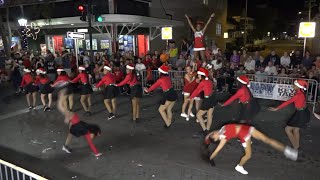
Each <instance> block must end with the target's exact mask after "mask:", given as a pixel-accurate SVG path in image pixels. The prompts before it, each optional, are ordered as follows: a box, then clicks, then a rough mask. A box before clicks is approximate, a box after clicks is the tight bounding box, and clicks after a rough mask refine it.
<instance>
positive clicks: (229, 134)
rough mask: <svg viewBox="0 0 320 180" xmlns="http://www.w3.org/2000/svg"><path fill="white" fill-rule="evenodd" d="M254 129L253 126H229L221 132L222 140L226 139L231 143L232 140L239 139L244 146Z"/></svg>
mask: <svg viewBox="0 0 320 180" xmlns="http://www.w3.org/2000/svg"><path fill="white" fill-rule="evenodd" d="M237 126H239V128H240V129H239V132H238V134H237V133H236V131H237V129H236V127H237ZM252 129H253V128H251V126H248V125H244V124H227V125H225V126H223V127H222V128H221V129H220V131H219V134H220V139H226V140H227V141H229V140H230V139H233V138H237V139H239V140H240V142H241V143H242V145H244V143H245V142H246V141H248V140H249V139H250V137H251V131H252Z"/></svg>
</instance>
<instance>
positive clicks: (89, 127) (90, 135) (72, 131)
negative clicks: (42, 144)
mask: <svg viewBox="0 0 320 180" xmlns="http://www.w3.org/2000/svg"><path fill="white" fill-rule="evenodd" d="M66 91H67V89H66V88H64V89H62V90H61V91H60V92H59V96H58V105H57V106H58V110H59V111H60V112H61V113H62V114H63V115H64V117H65V119H64V122H65V123H66V124H68V125H69V132H68V136H67V139H66V141H65V143H64V145H63V146H62V150H63V151H65V152H67V153H71V152H72V150H71V149H70V148H69V144H70V143H71V139H72V135H74V136H76V137H80V136H84V137H85V138H86V140H87V142H88V144H89V146H90V148H91V150H92V152H93V153H94V155H95V156H96V157H99V156H101V155H102V153H99V152H98V150H97V148H96V146H95V145H94V144H93V143H92V140H93V139H94V138H95V137H96V136H100V134H101V130H100V127H99V126H97V125H94V124H88V123H85V122H83V121H80V119H79V116H78V114H76V113H73V112H69V111H67V107H65V106H64V96H66V94H65V93H66Z"/></svg>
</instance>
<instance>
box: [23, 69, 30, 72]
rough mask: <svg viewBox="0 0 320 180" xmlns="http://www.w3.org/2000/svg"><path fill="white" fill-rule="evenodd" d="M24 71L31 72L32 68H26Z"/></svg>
mask: <svg viewBox="0 0 320 180" xmlns="http://www.w3.org/2000/svg"><path fill="white" fill-rule="evenodd" d="M23 71H24V72H26V73H29V72H31V70H30V69H28V68H24V69H23Z"/></svg>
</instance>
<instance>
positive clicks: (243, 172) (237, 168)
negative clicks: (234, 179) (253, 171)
mask: <svg viewBox="0 0 320 180" xmlns="http://www.w3.org/2000/svg"><path fill="white" fill-rule="evenodd" d="M234 169H235V170H236V171H238V172H239V173H241V174H248V171H246V170H245V169H244V168H243V166H240V165H239V164H238V165H237V166H236V167H235V168H234Z"/></svg>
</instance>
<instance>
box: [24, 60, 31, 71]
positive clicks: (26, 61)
mask: <svg viewBox="0 0 320 180" xmlns="http://www.w3.org/2000/svg"><path fill="white" fill-rule="evenodd" d="M23 65H24V67H25V68H27V69H30V68H31V62H30V60H29V59H25V60H24V61H23Z"/></svg>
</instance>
